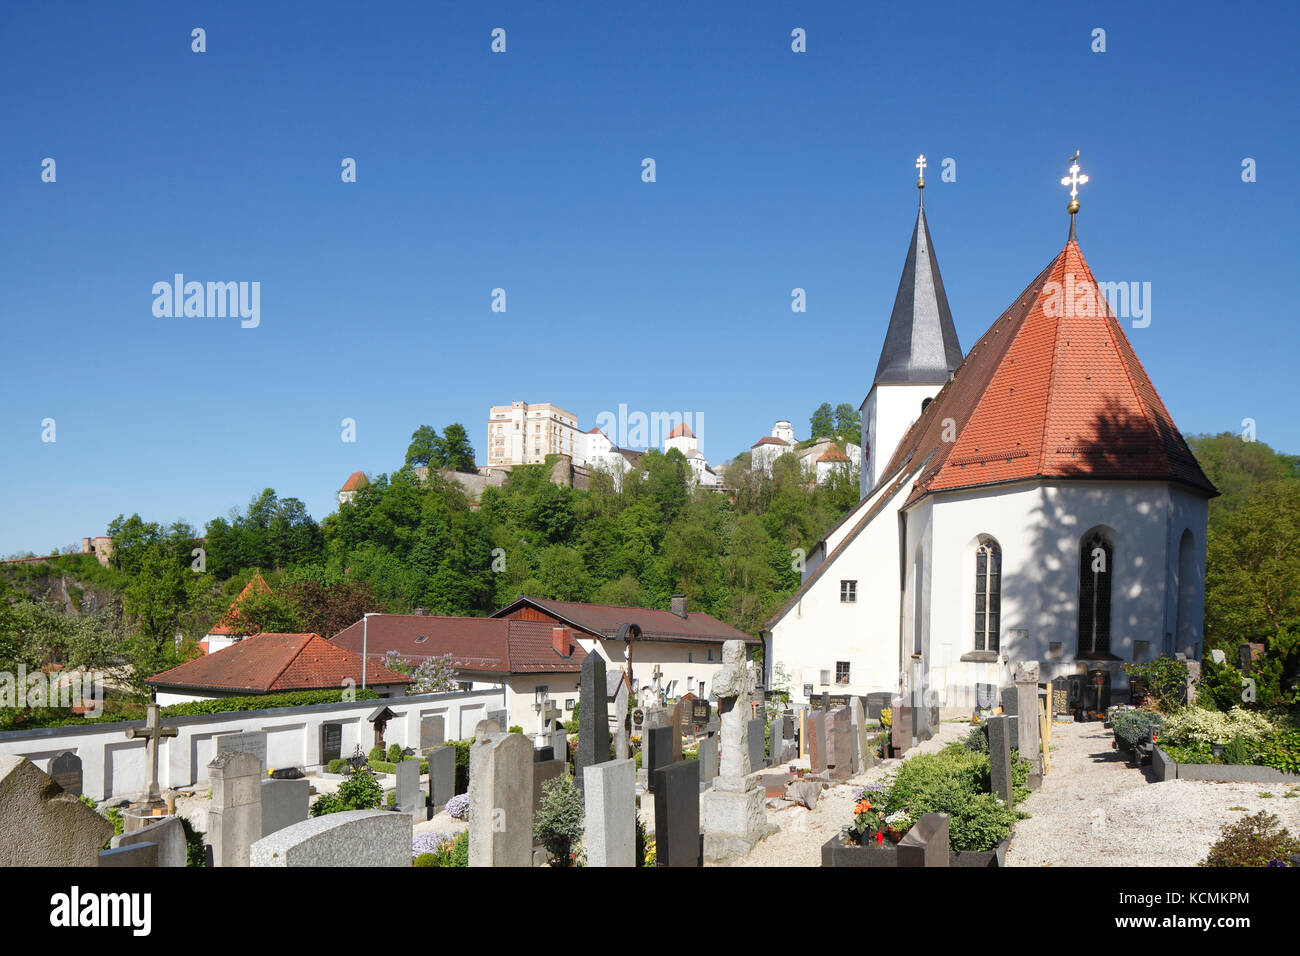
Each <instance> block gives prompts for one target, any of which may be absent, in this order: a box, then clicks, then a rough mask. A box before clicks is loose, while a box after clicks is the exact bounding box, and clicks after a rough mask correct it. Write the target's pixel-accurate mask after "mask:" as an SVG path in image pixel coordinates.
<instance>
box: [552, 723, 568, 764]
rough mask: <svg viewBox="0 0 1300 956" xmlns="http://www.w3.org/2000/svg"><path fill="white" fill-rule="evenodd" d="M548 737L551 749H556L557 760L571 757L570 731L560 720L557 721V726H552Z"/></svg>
mask: <svg viewBox="0 0 1300 956" xmlns="http://www.w3.org/2000/svg"><path fill="white" fill-rule="evenodd" d="M547 739H548V740H549V741H550V746H551V750H552V751H554V753H555V759H556V760H568V759H569V732H568V731H567V730H565V729H564V727H563V726H562V725H561V724H560V723H559V721H556V723H555V726H554V727H552V728H551V731H550V733H549V734H548V735H547Z"/></svg>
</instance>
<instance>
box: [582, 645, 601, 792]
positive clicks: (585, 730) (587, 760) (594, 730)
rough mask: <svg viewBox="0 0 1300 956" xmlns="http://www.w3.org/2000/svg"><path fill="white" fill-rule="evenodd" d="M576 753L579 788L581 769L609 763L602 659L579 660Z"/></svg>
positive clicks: (597, 655)
mask: <svg viewBox="0 0 1300 956" xmlns="http://www.w3.org/2000/svg"><path fill="white" fill-rule="evenodd" d="M578 693H579V701H580V703H581V705H582V706H581V708H580V709H579V710H578V753H577V755H576V757H575V758H574V761H573V767H574V772H575V773H576V774H577V775H578V776H577V780H576V781H575V782H576V783H577V784H578V787H579V789H581V787H582V780H583V775H582V771H583V768H584V767H590V766H592V765H593V764H598V763H604V762H605V761H607V760H609V708H608V704H609V698H608V696H607V695H608V683H607V682H606V680H605V659H604V658H603V657H601V656H600V655H599V654H588V655H587V656H586V657H585V658H584V659H583V661H582V676H581V678H580V680H579V692H578Z"/></svg>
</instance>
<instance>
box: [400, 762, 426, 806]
mask: <svg viewBox="0 0 1300 956" xmlns="http://www.w3.org/2000/svg"><path fill="white" fill-rule="evenodd" d="M394 770H395V771H396V776H397V812H398V813H405V814H409V815H410V816H412V817H415V816H416V815H417V813H418V815H419V817H420V819H427V818H428V814H427V813H422V812H419V811H420V810H421V809H422V808H423V807H424V804H425V800H424V789H423V788H422V787H421V786H420V761H418V760H403V761H402V762H401V763H398V764H396V765H395V766H394Z"/></svg>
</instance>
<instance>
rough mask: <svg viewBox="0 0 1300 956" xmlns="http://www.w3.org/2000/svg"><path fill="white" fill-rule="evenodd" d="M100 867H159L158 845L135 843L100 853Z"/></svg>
mask: <svg viewBox="0 0 1300 956" xmlns="http://www.w3.org/2000/svg"><path fill="white" fill-rule="evenodd" d="M99 866H101V867H113V868H115V869H122V868H128V867H129V868H131V869H153V868H154V867H156V866H158V844H156V843H133V844H131V845H130V846H123V847H114V848H112V849H109V850H100V851H99Z"/></svg>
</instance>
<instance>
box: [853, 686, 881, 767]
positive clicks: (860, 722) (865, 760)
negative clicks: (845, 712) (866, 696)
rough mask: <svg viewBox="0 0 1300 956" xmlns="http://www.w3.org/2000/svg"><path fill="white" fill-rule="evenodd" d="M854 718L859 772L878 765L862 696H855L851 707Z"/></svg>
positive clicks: (854, 739) (854, 738)
mask: <svg viewBox="0 0 1300 956" xmlns="http://www.w3.org/2000/svg"><path fill="white" fill-rule="evenodd" d="M849 713H850V716H851V717H852V718H853V742H854V745H855V746H856V748H857V757H858V766H857V770H858V771H859V772H861V771H864V770H869V769H871V768H872V767H874V766H875V765H876V748H875V747H873V746H872V745H871V731H870V729H869V728H868V727H867V712H866V709H865V708H864V707H863V706H862V698H861V697H854V698H853V705H852V708H851V709H850V712H849Z"/></svg>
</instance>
